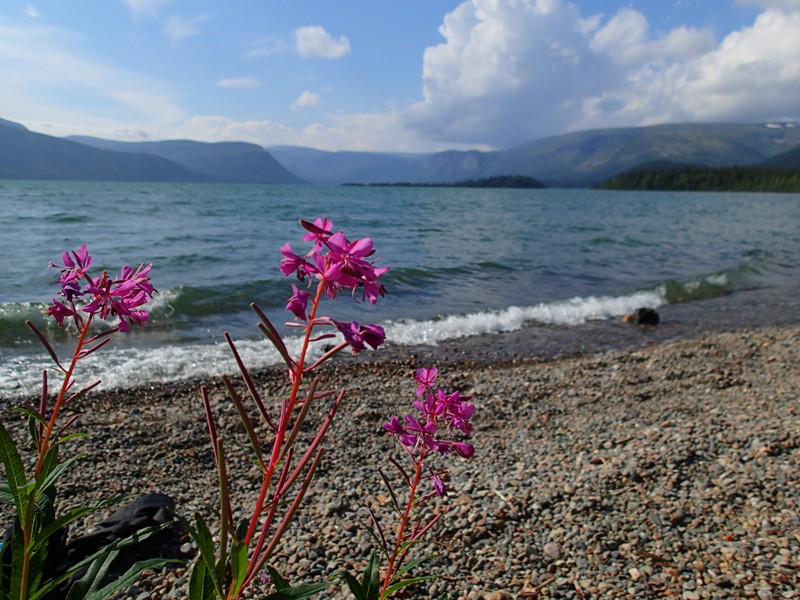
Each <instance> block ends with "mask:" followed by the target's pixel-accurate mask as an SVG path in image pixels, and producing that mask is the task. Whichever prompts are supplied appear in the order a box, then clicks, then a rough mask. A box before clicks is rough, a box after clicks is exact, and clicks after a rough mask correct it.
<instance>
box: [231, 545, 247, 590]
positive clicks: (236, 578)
mask: <svg viewBox="0 0 800 600" xmlns="http://www.w3.org/2000/svg"><path fill="white" fill-rule="evenodd" d="M247 566H248V560H247V546H245V545H244V544H242V543H241V542H237V541H234V542H233V543H232V544H231V576H232V581H231V589H233V590H234V593H238V592H239V590H241V589H242V584H243V583H244V580H245V577H247Z"/></svg>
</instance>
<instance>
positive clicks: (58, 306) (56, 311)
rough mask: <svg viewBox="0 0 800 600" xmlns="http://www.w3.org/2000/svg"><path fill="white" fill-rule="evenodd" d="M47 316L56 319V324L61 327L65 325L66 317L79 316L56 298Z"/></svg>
mask: <svg viewBox="0 0 800 600" xmlns="http://www.w3.org/2000/svg"><path fill="white" fill-rule="evenodd" d="M47 314H48V315H50V316H52V317H53V318H55V320H56V323H58V324H59V325H63V324H64V319H65V318H66V317H77V316H78V314H77V313H76V312H75V311H74V310H73V309H72V308H70V307H69V306H67V305H65V304H63V303H62V302H59V301H58V300H57V299H56V298H53V305H52V306H50V307H48V309H47Z"/></svg>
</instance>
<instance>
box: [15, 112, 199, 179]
mask: <svg viewBox="0 0 800 600" xmlns="http://www.w3.org/2000/svg"><path fill="white" fill-rule="evenodd" d="M0 179H52V180H66V181H165V182H166V181H169V182H178V181H181V182H183V181H186V182H188V181H209V178H208V177H206V176H204V175H201V174H199V173H195V172H193V171H190V170H189V169H187V168H185V167H182V166H180V165H178V164H175V163H174V162H171V161H169V160H165V159H163V158H160V157H158V156H152V155H148V154H128V153H122V152H109V151H107V150H100V149H97V148H92V147H89V146H85V145H83V144H78V143H77V142H71V141H69V140H65V139H61V138H56V137H52V136H49V135H42V134H40V133H34V132H32V131H29V130H28V129H26V128H25V127H23V126H22V125H19V124H17V123H12V122H10V121H5V120H4V121H2V122H0Z"/></svg>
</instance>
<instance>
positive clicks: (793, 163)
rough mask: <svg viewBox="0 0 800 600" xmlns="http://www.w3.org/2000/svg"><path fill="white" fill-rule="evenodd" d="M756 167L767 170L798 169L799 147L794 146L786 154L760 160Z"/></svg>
mask: <svg viewBox="0 0 800 600" xmlns="http://www.w3.org/2000/svg"><path fill="white" fill-rule="evenodd" d="M756 166H758V167H764V168H767V169H800V146H795V147H794V148H792V149H791V150H789V151H788V152H784V153H783V154H778V155H777V156H773V157H772V158H768V159H767V160H762V161H761V162H760V163H757V164H756Z"/></svg>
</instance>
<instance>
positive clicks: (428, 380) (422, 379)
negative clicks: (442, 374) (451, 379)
mask: <svg viewBox="0 0 800 600" xmlns="http://www.w3.org/2000/svg"><path fill="white" fill-rule="evenodd" d="M438 373H439V369H437V368H436V367H433V368H430V369H419V370H418V371H417V373H416V374H415V375H414V381H416V382H417V383H418V384H419V385H417V396H421V395H422V393H423V392H424V391H425V390H426V389H428V388H430V387H433V382H434V381H435V380H436V375H437V374H438Z"/></svg>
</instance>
